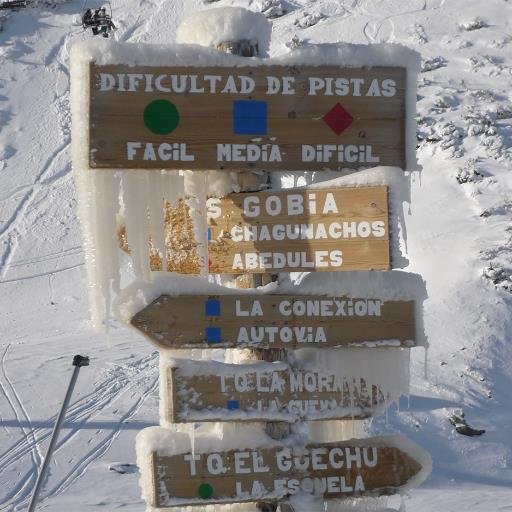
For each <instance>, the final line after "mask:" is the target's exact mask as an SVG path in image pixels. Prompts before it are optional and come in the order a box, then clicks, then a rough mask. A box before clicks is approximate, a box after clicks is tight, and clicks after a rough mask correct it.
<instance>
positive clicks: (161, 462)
mask: <svg viewBox="0 0 512 512" xmlns="http://www.w3.org/2000/svg"><path fill="white" fill-rule="evenodd" d="M151 430H153V429H151ZM161 430H163V429H161ZM154 434H155V432H153V435H154ZM137 442H139V439H138V440H137ZM212 442H213V443H214V441H212ZM402 442H403V443H406V446H407V449H404V448H403V447H402V444H401V443H402ZM411 446H413V447H414V448H413V450H411V449H410V447H411ZM411 452H412V453H411ZM167 453H169V452H167ZM413 454H414V455H413ZM426 460H428V455H427V454H426V453H425V452H423V450H421V449H420V448H419V447H418V446H416V445H413V444H412V443H411V442H409V441H405V440H403V438H401V437H395V436H389V437H377V438H369V439H359V440H357V439H352V440H350V441H343V442H335V443H314V444H309V445H308V446H304V445H291V446H290V445H285V444H282V445H281V444H278V443H274V444H273V446H272V447H247V448H241V449H230V450H226V451H222V450H219V451H209V452H207V453H203V452H201V451H200V450H196V451H195V452H194V453H190V452H188V453H178V454H175V455H168V454H165V453H160V452H159V450H158V449H157V450H152V451H150V452H149V453H145V454H144V456H143V459H139V464H141V463H142V464H141V468H140V469H141V473H142V478H143V479H146V480H149V479H151V480H152V481H153V482H154V485H153V488H154V493H153V496H148V497H146V499H148V498H149V504H150V505H151V506H152V507H155V508H156V509H160V508H165V507H175V506H176V507H178V506H186V505H202V506H204V505H208V504H215V503H233V502H237V503H240V502H250V501H269V502H275V501H286V498H289V497H290V496H293V495H294V494H297V493H304V494H309V495H313V496H316V497H318V498H319V499H339V498H348V497H360V496H375V495H391V494H395V493H398V492H400V491H401V490H404V488H405V487H406V486H407V485H408V484H409V485H410V483H411V481H412V480H413V479H414V480H416V482H418V483H419V482H421V481H422V480H423V479H424V478H425V474H424V473H425V472H427V474H428V471H424V470H423V469H427V468H423V467H422V461H426Z"/></svg>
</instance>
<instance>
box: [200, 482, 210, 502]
mask: <svg viewBox="0 0 512 512" xmlns="http://www.w3.org/2000/svg"><path fill="white" fill-rule="evenodd" d="M199 496H200V497H201V498H203V500H209V499H210V498H211V497H212V496H213V487H212V486H211V485H210V484H201V485H200V486H199Z"/></svg>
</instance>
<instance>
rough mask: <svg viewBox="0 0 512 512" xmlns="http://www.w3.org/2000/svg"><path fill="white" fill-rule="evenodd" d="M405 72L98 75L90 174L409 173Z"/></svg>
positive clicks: (128, 71)
mask: <svg viewBox="0 0 512 512" xmlns="http://www.w3.org/2000/svg"><path fill="white" fill-rule="evenodd" d="M405 82H406V70H405V68H401V67H378V66H376V67H371V68H343V67H340V66H277V65H263V64H262V65H255V66H239V67H238V66H237V67H221V66H216V67H213V66H211V67H195V66H186V67H183V66H176V67H148V66H128V65H107V66H98V65H96V64H95V63H91V66H90V131H89V139H90V147H89V150H90V151H89V154H90V167H93V168H96V167H97V168H113V169H119V168H122V169H140V168H148V169H149V168H151V169H199V170H207V169H226V170H253V169H265V170H269V171H271V170H283V169H287V170H290V171H304V170H323V169H332V170H341V169H342V168H350V169H357V168H361V167H375V166H377V165H390V166H395V167H401V168H405Z"/></svg>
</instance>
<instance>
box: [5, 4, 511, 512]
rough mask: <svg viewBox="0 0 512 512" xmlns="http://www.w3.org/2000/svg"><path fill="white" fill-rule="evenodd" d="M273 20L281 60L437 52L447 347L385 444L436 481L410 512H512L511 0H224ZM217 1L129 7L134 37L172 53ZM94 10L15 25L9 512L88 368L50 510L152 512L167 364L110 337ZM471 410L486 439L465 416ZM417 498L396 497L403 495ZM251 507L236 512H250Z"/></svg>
mask: <svg viewBox="0 0 512 512" xmlns="http://www.w3.org/2000/svg"><path fill="white" fill-rule="evenodd" d="M264 4H265V6H266V7H267V11H272V13H273V14H275V15H276V14H277V15H279V14H281V12H282V13H283V16H278V17H276V18H273V19H272V23H273V33H272V44H271V48H270V54H271V55H278V54H282V53H285V52H288V51H293V50H292V49H291V48H293V47H294V46H297V45H308V44H312V43H323V42H338V41H343V42H353V43H375V42H400V43H403V44H405V45H407V46H410V47H412V48H414V49H416V50H418V51H420V52H421V54H422V56H423V59H424V63H423V70H424V72H423V73H421V75H420V80H419V84H418V86H419V88H418V94H419V96H418V114H419V117H418V120H419V139H420V140H419V142H418V143H419V149H418V157H419V161H420V163H421V164H422V166H423V173H422V175H421V177H416V180H415V182H414V183H413V186H412V203H411V215H410V216H408V217H407V229H408V249H409V259H410V261H411V264H410V266H409V267H408V269H407V270H409V271H411V272H416V273H419V274H421V275H422V276H423V278H424V279H425V281H426V284H427V291H428V295H429V298H428V299H427V301H426V303H425V327H426V331H427V334H428V337H429V340H430V349H429V352H428V365H427V370H426V375H425V364H424V357H423V356H424V354H423V351H422V349H416V350H414V351H413V361H412V376H411V379H412V390H411V393H412V394H411V397H410V399H409V400H408V399H407V398H404V399H403V400H402V402H401V404H400V408H399V409H397V408H393V409H392V410H391V411H390V412H389V414H388V415H387V417H379V418H375V419H374V420H373V422H372V423H371V424H369V425H368V426H367V427H366V430H367V432H368V434H372V435H384V434H388V433H392V432H396V431H399V432H401V433H403V434H405V435H407V436H408V437H410V438H411V439H412V440H413V441H415V442H416V443H418V444H419V445H421V446H423V447H424V448H425V449H427V450H428V451H429V452H430V453H431V455H432V458H433V461H434V470H433V473H432V476H431V477H430V478H429V480H428V481H427V482H426V483H425V484H423V486H422V487H421V488H420V489H418V490H415V491H413V492H412V493H411V496H410V498H406V500H405V505H406V507H407V510H410V511H415V512H431V511H434V510H442V511H443V512H453V511H456V510H457V511H459V510H461V509H465V510H468V511H471V512H498V511H506V510H512V442H511V440H510V432H511V430H512V395H511V393H510V388H511V386H512V348H511V345H510V339H511V338H512V315H511V306H512V295H511V292H512V278H511V273H512V196H511V190H512V153H511V150H510V146H511V141H512V129H511V119H512V93H511V92H510V90H511V86H512V26H511V22H512V2H509V1H507V0H488V1H486V2H481V1H480V2H477V1H475V0H408V1H403V0H317V1H306V0H291V1H279V0H277V1H274V2H265V1H263V0H259V1H257V0H236V1H230V0H221V1H219V2H216V3H214V4H212V5H213V6H227V5H238V6H242V7H248V8H250V9H252V10H256V11H258V10H261V9H262V8H263V6H264ZM212 5H210V4H203V3H202V2H200V1H199V0H186V1H184V2H182V1H178V0H161V1H142V0H126V1H125V2H122V3H121V2H114V3H113V16H114V21H115V22H116V24H117V25H118V27H119V29H118V31H117V33H116V37H117V39H118V40H121V41H130V42H158V43H166V42H172V41H173V40H174V37H175V31H176V27H177V25H178V24H179V23H180V22H181V20H182V19H183V18H184V17H185V16H188V15H190V14H192V13H193V12H194V11H196V10H199V9H203V8H207V7H211V6H212ZM81 7H82V2H78V1H72V2H66V3H59V4H58V5H57V6H45V5H44V3H43V2H39V5H38V6H36V7H29V8H27V9H24V10H20V11H17V12H13V13H11V14H9V15H8V16H7V17H3V18H1V21H0V23H1V24H2V25H3V31H2V32H0V281H1V284H0V326H1V327H0V332H1V338H0V352H1V353H0V361H1V364H0V509H2V510H9V511H10V510H16V511H21V510H24V509H25V508H26V506H27V501H28V498H29V496H30V492H31V489H32V486H33V484H34V482H35V477H36V474H37V469H38V467H39V466H40V464H41V460H42V457H43V454H44V453H45V451H46V447H47V443H48V439H49V436H50V434H51V428H52V425H53V422H54V420H55V416H56V413H57V412H58V409H59V407H60V403H61V400H62V398H63V395H64V391H65V387H66V385H67V382H68V379H69V377H70V375H71V370H72V367H71V360H72V356H73V354H75V353H83V354H86V355H89V356H90V357H91V366H90V367H89V368H84V369H83V370H82V371H81V374H80V377H79V381H78V386H77V391H76V393H75V395H74V398H73V401H72V404H71V407H70V409H69V413H68V416H67V418H66V421H65V424H64V430H63V433H62V435H61V437H60V440H59V444H58V449H57V451H56V453H55V457H54V460H53V462H52V465H51V469H50V473H49V478H48V481H47V484H46V486H45V488H44V489H43V492H42V504H41V508H42V509H45V510H49V511H64V510H66V511H68V510H73V511H75V510H76V511H78V510H80V511H82V510H83V511H86V510H109V511H110V510H118V509H122V510H125V511H127V512H131V511H136V510H137V511H140V510H143V508H144V505H143V502H142V500H141V499H140V497H139V496H140V490H139V487H138V474H137V473H136V471H134V469H133V468H131V467H128V468H127V472H126V473H125V474H120V473H119V472H117V471H114V470H109V468H110V467H111V466H115V465H116V463H117V464H120V463H121V464H122V463H127V464H133V463H134V462H135V449H134V437H135V435H136V433H137V432H138V430H140V429H141V428H144V427H146V426H149V425H156V424H157V423H158V384H157V383H158V364H157V361H158V356H157V354H156V353H155V352H154V350H153V348H152V347H151V346H150V345H149V344H148V343H147V341H145V340H143V339H142V338H141V337H139V336H137V335H135V334H133V333H131V332H129V331H127V330H126V329H123V328H121V327H117V326H114V327H113V328H112V329H111V332H110V334H109V336H108V337H107V336H105V335H100V334H98V333H96V332H95V331H93V330H92V328H91V326H90V324H89V320H88V304H87V295H86V288H85V286H84V282H83V279H84V266H83V260H84V255H83V251H82V249H81V241H80V232H79V225H78V222H77V218H76V194H75V189H74V183H73V179H72V174H71V163H70V151H69V145H70V114H69V60H68V56H69V48H70V45H71V44H72V42H73V41H77V40H84V39H88V38H90V37H92V36H91V35H90V34H89V33H84V32H82V29H81V28H80V27H77V26H74V22H75V18H76V16H77V15H78V14H79V12H80V9H81ZM460 410H463V411H464V412H465V413H466V418H467V420H468V422H469V423H470V424H471V425H472V426H474V427H475V428H482V429H485V430H486V433H485V434H484V435H482V436H480V437H473V438H470V437H464V436H461V435H459V434H457V433H455V431H454V429H453V427H452V426H451V425H450V423H449V422H448V419H447V417H448V415H449V414H450V413H452V412H453V411H460ZM389 505H390V506H396V507H398V505H399V499H398V498H392V499H390V500H389ZM233 510H236V508H235V507H233Z"/></svg>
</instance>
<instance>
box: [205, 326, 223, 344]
mask: <svg viewBox="0 0 512 512" xmlns="http://www.w3.org/2000/svg"><path fill="white" fill-rule="evenodd" d="M221 341H222V338H221V331H220V327H207V328H206V343H220V342H221Z"/></svg>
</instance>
